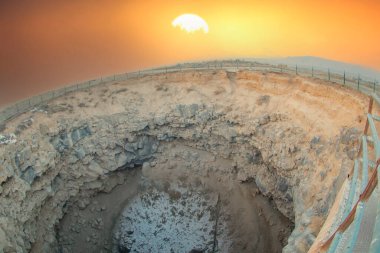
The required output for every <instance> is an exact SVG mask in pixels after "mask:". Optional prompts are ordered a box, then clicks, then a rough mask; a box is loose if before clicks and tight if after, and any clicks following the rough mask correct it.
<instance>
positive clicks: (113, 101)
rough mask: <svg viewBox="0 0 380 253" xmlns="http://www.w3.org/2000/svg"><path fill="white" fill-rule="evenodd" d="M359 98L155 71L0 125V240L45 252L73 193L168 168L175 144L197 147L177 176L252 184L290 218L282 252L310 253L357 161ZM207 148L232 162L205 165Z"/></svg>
mask: <svg viewBox="0 0 380 253" xmlns="http://www.w3.org/2000/svg"><path fill="white" fill-rule="evenodd" d="M366 103H367V100H366V99H365V97H364V96H363V95H360V94H356V93H354V92H353V91H351V90H346V89H344V88H342V87H337V86H334V85H327V84H323V83H319V82H318V81H316V80H305V79H302V78H299V77H294V76H288V75H285V74H284V75H280V74H274V73H253V72H247V71H240V72H226V71H204V72H186V73H172V74H168V75H155V76H151V77H145V78H141V79H138V80H129V81H127V82H114V83H109V84H106V85H102V86H98V87H95V88H93V89H91V90H85V91H81V92H77V93H71V94H69V95H66V96H64V97H61V98H59V99H56V100H54V101H51V102H50V103H49V104H47V105H44V106H41V107H39V108H35V109H34V110H32V111H31V112H28V113H26V114H23V115H21V116H19V117H17V118H16V119H14V120H12V121H11V122H8V123H7V125H6V129H5V130H4V131H3V133H4V134H10V133H13V132H17V136H16V137H17V142H16V143H14V144H12V143H11V144H8V145H1V146H0V183H1V188H0V192H1V193H0V194H1V195H0V215H1V217H0V245H1V247H2V250H3V251H4V252H13V251H15V252H27V251H31V252H52V249H54V248H55V247H56V246H57V240H56V231H55V226H56V225H57V224H58V223H59V221H60V219H62V217H63V216H64V213H65V211H66V210H67V203H70V200H73V199H75V197H76V196H79V195H80V194H81V192H86V191H93V192H98V191H105V192H107V191H110V190H111V189H112V188H113V187H114V186H115V185H117V184H118V182H117V180H107V179H108V178H111V177H115V175H116V174H115V173H117V171H122V170H126V169H128V168H133V167H136V166H143V165H144V164H145V165H144V166H147V165H149V166H151V167H152V170H153V171H154V166H155V165H156V164H160V163H165V164H166V165H169V167H170V163H172V162H173V161H174V159H171V157H170V154H175V153H176V152H174V151H175V149H176V146H175V145H180V146H184V147H187V148H189V149H191V150H193V151H191V152H183V153H181V155H183V154H185V155H186V157H184V158H183V159H184V160H185V161H186V163H185V165H186V164H187V166H185V168H186V169H185V170H183V171H182V172H181V173H182V174H183V175H186V174H193V173H200V175H202V173H204V174H207V175H208V176H209V177H213V175H215V177H221V180H225V177H223V174H228V177H229V179H230V180H231V181H234V182H246V181H254V182H255V184H256V185H257V187H258V189H259V191H260V192H261V194H263V195H264V196H266V197H268V198H270V199H273V202H274V204H275V206H276V208H277V209H278V210H279V211H280V212H281V213H282V214H283V215H284V216H286V217H287V218H289V219H290V220H294V223H295V229H294V230H293V232H292V234H291V236H290V237H289V240H288V245H287V246H286V247H285V248H284V250H283V251H284V252H306V251H307V249H308V248H309V247H310V245H311V244H312V243H313V240H314V238H315V236H316V235H317V233H318V231H319V229H320V227H321V225H322V224H323V221H324V219H325V217H326V215H327V213H328V210H329V208H330V206H331V203H332V201H333V200H334V197H335V194H336V191H337V190H338V189H339V186H340V183H341V182H342V179H343V178H344V177H345V176H346V174H347V171H349V169H350V168H351V166H352V158H353V156H354V154H355V152H356V150H355V148H354V147H355V142H356V139H357V135H358V132H359V131H358V130H357V129H360V128H361V127H362V126H361V125H362V124H361V123H362V122H361V121H362V118H361V116H362V115H363V114H364V112H365V107H366ZM25 122H29V123H28V124H25ZM171 145H173V146H171ZM170 149H173V151H172V152H168V151H167V150H170ZM203 153H205V154H207V157H209V156H211V157H214V159H215V160H217V161H225V162H224V164H227V165H228V166H227V167H226V166H224V167H223V166H216V165H215V164H212V163H210V165H209V166H208V165H207V163H205V162H200V161H201V160H202V154H203ZM168 156H169V157H168ZM220 168H223V170H225V171H220ZM216 172H217V173H216ZM116 178H118V177H116ZM119 180H123V177H119ZM105 182H107V183H105ZM119 183H120V182H119Z"/></svg>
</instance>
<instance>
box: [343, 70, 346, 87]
mask: <svg viewBox="0 0 380 253" xmlns="http://www.w3.org/2000/svg"><path fill="white" fill-rule="evenodd" d="M343 84H346V71H344V73H343Z"/></svg>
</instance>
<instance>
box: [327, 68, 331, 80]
mask: <svg viewBox="0 0 380 253" xmlns="http://www.w3.org/2000/svg"><path fill="white" fill-rule="evenodd" d="M328 74H329V81H330V80H331V76H330V69H328Z"/></svg>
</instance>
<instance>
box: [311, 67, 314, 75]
mask: <svg viewBox="0 0 380 253" xmlns="http://www.w3.org/2000/svg"><path fill="white" fill-rule="evenodd" d="M311 77H314V66H312V67H311Z"/></svg>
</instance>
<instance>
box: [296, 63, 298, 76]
mask: <svg viewBox="0 0 380 253" xmlns="http://www.w3.org/2000/svg"><path fill="white" fill-rule="evenodd" d="M296 75H298V65H296Z"/></svg>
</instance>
